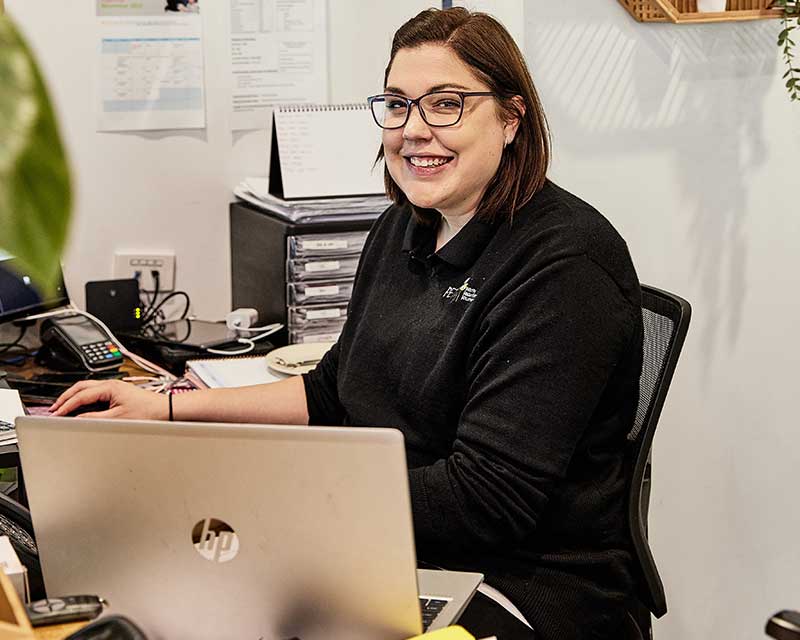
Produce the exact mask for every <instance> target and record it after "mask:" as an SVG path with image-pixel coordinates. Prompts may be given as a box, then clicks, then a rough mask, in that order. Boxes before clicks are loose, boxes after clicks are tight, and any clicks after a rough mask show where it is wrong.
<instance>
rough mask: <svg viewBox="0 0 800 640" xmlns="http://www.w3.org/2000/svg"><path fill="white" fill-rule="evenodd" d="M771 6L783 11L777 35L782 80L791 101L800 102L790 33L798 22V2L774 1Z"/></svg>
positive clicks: (799, 74) (799, 78)
mask: <svg viewBox="0 0 800 640" xmlns="http://www.w3.org/2000/svg"><path fill="white" fill-rule="evenodd" d="M773 6H776V7H781V8H782V9H783V18H782V19H781V20H782V23H783V24H782V27H783V28H782V29H781V32H780V33H779V34H778V46H779V47H780V48H781V50H782V52H783V59H784V61H785V62H786V67H787V69H786V73H784V74H783V79H784V80H786V89H787V90H788V91H789V95H790V96H791V98H792V100H800V67H797V66H795V65H796V64H797V63H796V62H795V61H794V46H795V44H794V40H792V32H793V31H794V30H795V29H797V27H798V22H800V0H775V2H774V3H773Z"/></svg>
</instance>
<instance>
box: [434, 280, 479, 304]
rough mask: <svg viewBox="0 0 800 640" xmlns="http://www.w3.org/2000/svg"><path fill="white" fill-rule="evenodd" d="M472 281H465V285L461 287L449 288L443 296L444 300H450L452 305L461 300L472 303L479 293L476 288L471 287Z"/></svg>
mask: <svg viewBox="0 0 800 640" xmlns="http://www.w3.org/2000/svg"><path fill="white" fill-rule="evenodd" d="M470 279H471V278H467V279H466V280H464V284H462V285H461V286H460V287H447V291H445V292H444V294H442V298H444V299H445V300H448V301H449V302H450V303H451V304H452V303H454V302H458V301H459V300H461V301H462V302H467V303H469V302H472V301H473V300H474V299H475V294H477V293H478V292H477V290H476V289H475V288H474V287H470V286H469V281H470Z"/></svg>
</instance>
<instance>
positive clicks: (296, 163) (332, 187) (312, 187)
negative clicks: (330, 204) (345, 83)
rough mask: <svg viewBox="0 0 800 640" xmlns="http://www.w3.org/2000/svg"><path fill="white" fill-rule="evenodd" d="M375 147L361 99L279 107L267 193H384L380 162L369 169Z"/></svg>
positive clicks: (374, 130) (376, 132)
mask: <svg viewBox="0 0 800 640" xmlns="http://www.w3.org/2000/svg"><path fill="white" fill-rule="evenodd" d="M380 146H381V129H380V127H378V126H377V125H376V124H375V122H374V121H373V119H372V114H371V113H370V109H369V105H368V104H366V103H364V104H322V105H283V106H278V107H276V108H275V110H274V111H273V116H272V147H271V151H270V174H269V192H270V193H271V194H273V195H275V196H278V197H279V198H285V199H287V200H290V199H293V198H319V197H330V196H356V195H372V194H383V193H384V185H383V164H382V163H379V164H378V165H376V166H375V167H374V168H373V165H374V164H375V158H376V156H377V154H378V149H380Z"/></svg>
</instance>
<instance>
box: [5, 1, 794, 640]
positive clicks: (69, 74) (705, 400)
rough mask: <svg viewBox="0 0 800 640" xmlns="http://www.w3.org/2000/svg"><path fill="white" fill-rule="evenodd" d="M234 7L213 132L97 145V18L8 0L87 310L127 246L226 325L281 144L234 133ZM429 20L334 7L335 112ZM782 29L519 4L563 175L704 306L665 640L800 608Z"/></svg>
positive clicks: (120, 137)
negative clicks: (252, 218) (258, 196)
mask: <svg viewBox="0 0 800 640" xmlns="http://www.w3.org/2000/svg"><path fill="white" fill-rule="evenodd" d="M225 4H226V3H224V2H222V0H215V1H213V2H212V1H211V0H206V1H205V2H204V4H203V11H204V13H203V22H204V26H205V36H206V56H205V58H206V78H207V87H208V97H207V105H208V128H207V130H206V131H203V132H168V133H158V134H98V133H95V131H94V116H93V95H94V94H93V91H94V88H93V86H94V82H93V69H94V59H93V57H94V51H95V46H94V39H93V33H94V26H93V25H94V20H93V6H92V3H90V2H85V1H81V0H61V1H60V2H53V1H52V0H7V2H6V5H7V9H8V11H9V12H10V13H11V14H12V15H13V16H15V17H16V18H17V19H18V21H19V22H20V23H21V24H22V26H23V28H24V29H25V31H26V32H27V34H28V35H29V37H30V38H31V40H32V42H33V44H34V46H35V47H36V49H37V50H38V52H39V54H40V60H41V63H42V65H43V67H44V71H45V75H46V77H47V79H48V81H49V83H50V86H51V89H52V92H53V94H54V96H55V99H56V102H57V106H58V111H59V114H60V117H61V123H62V126H63V130H64V134H65V137H66V139H67V144H68V147H69V149H70V153H71V156H72V161H73V166H74V168H75V174H76V187H77V195H78V200H77V208H76V218H75V223H74V225H73V229H72V235H71V245H70V251H69V254H68V256H67V259H66V273H67V280H68V285H69V286H70V288H71V289H72V291H73V292H74V293H76V294H79V295H76V298H78V300H79V301H80V300H81V299H82V288H83V283H84V282H85V281H86V280H87V279H98V278H104V277H110V275H111V256H112V253H113V250H114V249H115V248H116V249H136V250H140V249H144V250H150V249H152V250H162V249H169V250H174V251H175V253H176V255H177V264H178V273H177V283H178V286H179V287H181V288H185V289H187V290H188V291H189V293H190V294H191V296H192V298H193V300H194V308H195V311H196V312H197V313H198V314H199V315H200V316H203V317H220V316H222V315H223V314H224V313H225V312H226V311H227V310H228V308H229V305H230V283H229V277H230V276H229V255H228V250H229V248H228V225H227V203H228V202H229V201H230V199H231V192H230V188H231V186H232V185H234V184H235V183H236V182H237V181H238V180H239V179H240V178H241V177H242V176H243V175H245V174H252V173H263V172H264V166H265V163H266V148H267V146H266V145H267V136H266V134H265V133H264V132H250V133H247V134H238V135H232V134H231V133H230V132H229V130H228V127H227V119H226V104H227V102H226V100H227V86H228V85H227V80H226V78H227V71H226V69H227V62H226V60H227V48H226V46H225V38H224V28H223V26H221V25H224V24H225V20H226V15H225V10H224V7H225ZM419 6H420V3H419V2H402V3H400V2H380V3H376V2H367V1H366V0H363V1H358V0H330V9H331V10H330V19H329V23H330V33H329V38H330V41H329V50H330V69H331V92H330V93H331V99H332V101H352V100H356V99H359V98H362V97H363V96H365V95H368V94H369V93H370V92H371V91H373V90H375V89H377V88H379V86H380V82H381V79H382V72H383V65H384V61H385V59H386V56H387V54H388V48H389V36H390V34H391V32H392V31H393V29H394V28H395V27H396V26H398V25H399V24H400V23H401V22H402V20H403V19H404V18H405V17H407V16H409V15H412V14H413V13H415V12H416V10H417V8H418V7H419ZM777 30H778V24H777V22H772V21H769V22H760V23H745V24H736V25H734V24H721V25H709V26H703V25H695V26H680V27H676V26H671V25H641V24H638V23H636V22H634V21H633V19H632V18H630V17H629V16H628V15H627V14H626V13H625V12H624V10H623V9H622V8H621V7H620V6H619V5H618V3H617V2H616V0H570V2H543V1H542V0H535V1H534V0H529V1H528V2H527V3H526V25H525V46H526V53H527V55H528V59H529V61H530V64H531V67H532V70H533V72H534V77H535V80H536V81H537V84H538V86H539V89H540V92H541V94H542V98H543V100H544V103H545V107H546V109H547V111H548V115H549V117H550V121H551V124H552V129H553V135H554V143H555V144H554V146H555V165H554V170H553V172H552V175H553V177H554V178H555V179H556V180H557V181H558V182H560V183H561V184H562V185H563V186H565V187H567V188H569V189H571V190H572V191H574V192H576V193H578V194H580V195H582V196H583V197H585V198H586V199H587V200H589V201H590V202H592V203H594V204H595V205H596V206H598V207H599V208H600V209H601V210H602V211H603V212H604V213H605V214H606V215H607V216H608V217H609V218H610V219H611V220H612V222H613V223H614V224H615V225H616V226H617V227H618V229H619V230H620V231H621V232H622V234H623V235H624V236H625V237H626V239H627V240H628V244H629V246H630V248H631V252H632V254H633V257H634V260H635V262H636V264H637V266H638V269H639V274H640V277H641V279H642V280H643V281H645V282H648V283H650V284H654V285H657V286H661V287H663V288H666V289H670V290H673V291H675V292H677V293H680V294H681V295H683V296H684V297H686V298H687V299H689V300H690V301H691V302H692V304H693V307H694V317H693V320H692V326H691V328H690V331H689V337H688V340H687V343H686V347H685V349H684V354H683V356H682V358H681V362H680V364H679V367H678V370H677V373H676V379H675V381H674V383H673V385H672V389H671V391H670V396H669V398H668V401H667V405H666V407H665V409H664V413H663V415H662V419H661V424H660V427H659V433H658V434H657V435H656V442H655V451H654V463H655V479H654V493H653V505H652V511H651V536H652V546H653V548H654V553H655V556H656V560H657V562H658V564H659V567H660V569H661V573H662V577H663V579H664V582H665V586H666V589H667V595H668V599H669V606H670V612H669V614H668V615H667V616H666V618H664V619H663V620H662V621H659V622H658V623H657V626H656V629H655V632H656V636H657V637H658V638H668V639H675V640H706V639H707V638H710V637H714V638H760V637H763V633H762V629H763V624H764V621H765V619H766V617H767V616H768V615H769V614H770V613H771V612H773V611H775V610H777V609H780V608H784V607H790V608H800V544H798V541H797V538H798V535H797V531H798V530H800V510H798V509H797V508H795V502H796V501H795V500H794V499H793V498H794V496H793V492H794V491H795V490H796V489H797V487H798V484H799V483H800V447H798V437H797V436H796V435H795V430H796V426H795V425H796V422H797V421H796V418H795V402H794V398H795V393H796V392H795V386H796V375H795V374H796V372H797V370H798V366H797V365H798V364H799V363H800V362H799V361H800V358H798V346H797V345H796V340H794V336H795V333H796V332H795V331H793V329H794V327H793V325H794V320H795V318H796V317H798V316H800V302H798V300H797V299H796V297H795V290H796V286H797V278H796V276H795V273H796V271H797V259H796V250H795V247H797V246H798V243H799V241H800V237H798V236H800V222H798V216H797V213H798V208H799V207H798V205H797V198H796V197H795V198H793V197H792V194H791V189H792V188H793V186H794V185H796V184H797V181H796V175H797V153H798V150H799V149H800V126H798V124H799V123H800V105H797V104H794V105H792V104H790V102H789V100H788V98H787V96H786V95H785V93H784V91H783V88H782V84H781V81H780V76H781V74H782V73H783V69H782V67H781V62H780V60H779V58H778V53H777V47H776V46H775V44H774V41H775V35H776V33H777Z"/></svg>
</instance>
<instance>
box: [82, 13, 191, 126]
mask: <svg viewBox="0 0 800 640" xmlns="http://www.w3.org/2000/svg"><path fill="white" fill-rule="evenodd" d="M95 2H96V9H97V23H98V36H99V43H98V47H99V53H98V56H99V60H98V71H97V77H98V86H97V98H96V100H97V129H98V131H137V130H149V129H202V128H204V127H205V126H206V111H205V87H204V78H203V41H202V28H201V22H200V0H136V1H134V0H95ZM165 2H166V5H165Z"/></svg>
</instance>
